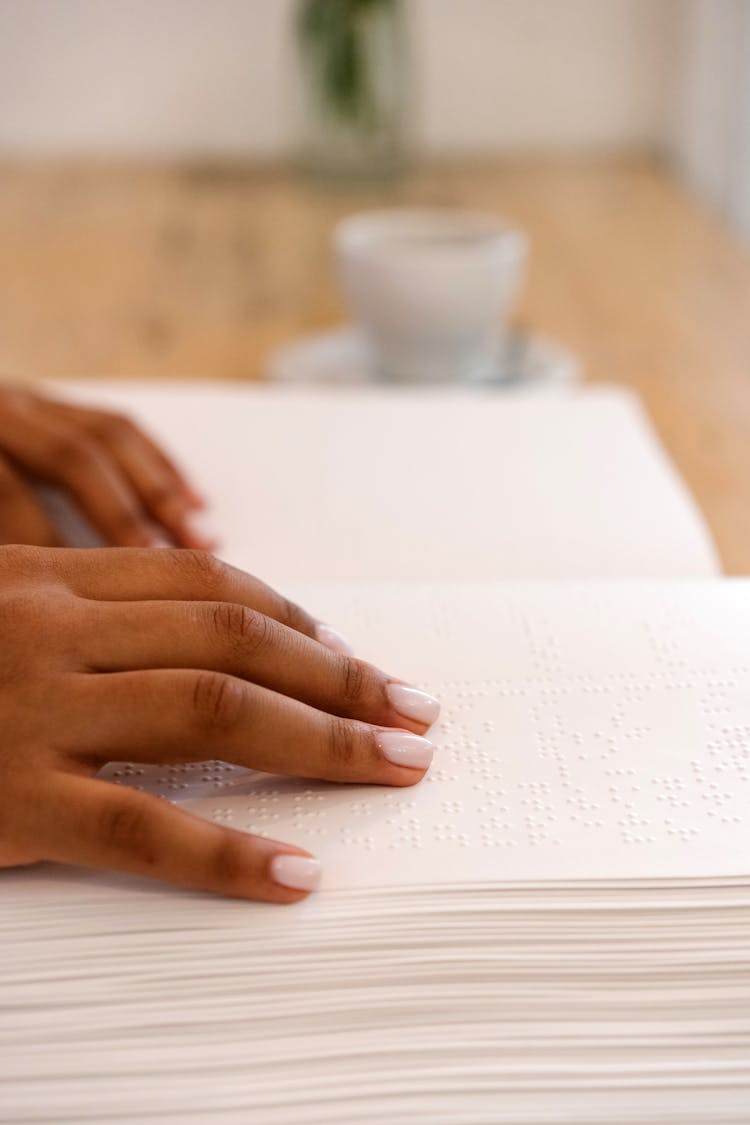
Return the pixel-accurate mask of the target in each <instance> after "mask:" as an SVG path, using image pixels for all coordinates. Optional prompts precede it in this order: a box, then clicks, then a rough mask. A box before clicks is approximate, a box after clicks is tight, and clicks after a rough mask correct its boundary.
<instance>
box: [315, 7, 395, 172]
mask: <svg viewBox="0 0 750 1125" xmlns="http://www.w3.org/2000/svg"><path fill="white" fill-rule="evenodd" d="M295 31H296V45H297V54H298V59H299V83H298V87H299V99H298V100H299V103H300V104H299V112H300V131H301V137H300V149H299V156H300V161H301V164H302V166H303V167H304V168H305V169H306V170H307V171H308V172H311V173H313V174H314V175H317V176H320V177H326V178H334V179H335V178H349V179H351V178H357V179H377V178H384V177H390V176H393V175H395V174H396V173H397V172H398V171H399V170H400V169H401V168H402V166H403V163H404V141H405V114H406V98H407V80H406V79H407V76H406V63H407V51H406V21H405V16H404V11H403V4H402V3H401V0H301V2H300V3H299V4H298V7H297V11H296V26H295Z"/></svg>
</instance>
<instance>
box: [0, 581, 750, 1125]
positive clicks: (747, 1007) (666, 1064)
mask: <svg viewBox="0 0 750 1125" xmlns="http://www.w3.org/2000/svg"><path fill="white" fill-rule="evenodd" d="M290 592H291V593H292V594H293V595H294V596H296V597H297V598H298V599H299V600H302V601H304V602H305V604H307V605H308V606H309V607H310V608H311V609H312V610H313V611H314V612H317V613H320V614H321V616H323V617H324V618H325V619H326V620H329V621H332V622H335V624H336V626H337V627H340V628H341V629H342V630H343V631H345V632H346V633H347V635H349V637H350V638H351V640H352V641H353V643H354V644H355V647H356V649H357V650H358V651H360V652H363V653H366V654H367V656H368V657H370V658H372V659H373V660H374V661H376V662H377V663H379V664H380V665H382V666H383V667H386V668H388V669H389V670H391V671H393V673H394V674H396V675H399V674H408V676H409V677H410V678H412V679H413V680H415V681H417V682H418V683H420V684H421V685H423V686H424V687H426V688H429V689H430V690H431V691H433V692H435V693H436V694H438V695H439V696H440V697H441V699H442V701H443V708H444V709H443V714H442V716H441V719H440V722H439V724H438V726H437V727H436V728H435V730H434V740H435V742H436V744H437V751H436V755H435V761H434V764H433V766H432V768H431V770H430V772H429V774H428V775H427V777H426V778H425V779H424V781H423V782H422V783H421V784H419V785H418V786H415V787H413V788H409V789H398V790H393V789H388V788H378V787H374V786H372V787H371V786H356V787H355V786H333V785H328V784H324V783H316V782H310V781H300V780H294V779H282V778H279V777H270V776H267V775H260V774H256V773H253V772H251V771H247V770H242V769H239V768H238V767H236V766H232V765H230V764H226V763H220V762H206V763H203V764H201V765H198V766H196V765H179V764H177V765H174V766H170V767H166V768H165V767H161V768H158V769H157V768H149V767H142V766H132V765H128V764H127V763H125V762H121V763H112V764H111V765H110V766H108V767H107V771H106V773H107V776H109V777H110V778H111V779H113V780H114V781H116V782H118V783H120V784H123V785H136V786H139V787H142V788H144V789H148V790H150V791H152V792H156V793H159V794H161V795H162V796H164V797H165V798H166V799H168V800H174V801H179V802H184V804H185V805H186V807H187V808H189V809H191V810H192V811H193V812H195V813H197V814H198V815H200V816H203V817H206V818H209V819H212V820H214V821H216V822H218V823H222V824H231V825H232V826H234V827H236V828H239V829H243V830H247V831H252V832H257V833H260V834H267V835H269V836H274V837H278V838H280V839H284V840H289V841H293V842H295V843H299V844H302V845H304V846H306V847H309V848H310V850H311V851H313V852H314V853H315V854H316V855H317V856H319V857H320V858H321V859H322V861H323V864H324V870H325V878H324V884H323V889H322V890H321V892H320V893H318V894H317V895H314V896H311V898H309V899H308V900H306V901H305V902H303V903H301V904H299V905H298V906H295V907H292V908H289V909H280V908H275V907H272V906H267V905H261V904H248V903H238V902H227V901H222V900H220V899H215V898H210V897H208V896H199V895H193V894H187V893H184V892H179V891H176V890H170V889H169V888H162V887H159V886H156V885H146V884H144V883H143V882H139V881H136V880H130V879H126V878H124V877H115V876H106V875H96V874H91V873H85V872H81V871H73V870H67V869H62V868H60V869H53V868H51V867H49V868H40V869H37V870H34V871H27V872H22V871H18V872H15V873H6V875H5V876H3V878H2V901H3V914H2V920H1V921H0V941H1V944H2V969H1V970H0V973H1V975H2V989H1V990H0V1006H2V1009H3V1010H2V1014H1V1017H0V1105H2V1107H3V1111H2V1112H3V1115H4V1116H3V1120H7V1121H35V1122H45V1125H46V1123H50V1122H58V1121H59V1122H62V1121H71V1120H72V1121H76V1122H97V1123H98V1122H102V1121H115V1122H125V1121H136V1120H137V1121H144V1120H148V1121H152V1120H153V1121H157V1120H158V1121H160V1122H161V1121H165V1122H178V1121H179V1122H186V1121H206V1122H208V1121H211V1122H214V1121H216V1122H224V1121H227V1122H238V1123H240V1122H256V1121H257V1122H262V1123H263V1125H282V1123H283V1125H308V1123H309V1125H313V1123H314V1125H323V1123H326V1125H329V1123H344V1122H346V1123H352V1122H357V1123H360V1122H362V1123H365V1122H367V1123H372V1125H375V1123H376V1122H377V1123H381V1122H383V1121H386V1120H387V1121H392V1122H399V1123H400V1122H409V1123H412V1122H418V1123H424V1125H427V1123H428V1122H429V1123H430V1125H434V1123H444V1125H448V1123H450V1125H479V1123H482V1125H501V1123H513V1125H532V1123H533V1125H539V1123H541V1122H547V1121H548V1122H555V1123H559V1122H569V1123H573V1122H575V1123H590V1125H593V1123H596V1125H601V1123H602V1122H605V1121H606V1122H607V1123H608V1125H625V1123H628V1125H634V1123H636V1122H638V1123H641V1122H646V1121H648V1122H652V1121H653V1122H655V1121H662V1120H663V1121H667V1120H668V1121H669V1122H670V1123H678V1125H688V1123H692V1125H695V1123H696V1122H701V1123H708V1122H711V1123H712V1125H714V1123H719V1122H736V1123H739V1122H747V1120H748V1113H749V1110H750V581H744V580H723V581H717V580H705V581H685V582H638V581H635V582H602V583H567V584H564V583H557V584H556V583H552V584H548V583H543V582H537V583H528V584H514V583H506V584H502V583H493V582H467V583H430V582H426V583H410V582H395V583H388V582H385V583H378V582H370V583H351V584H347V583H341V582H337V583H328V584H326V583H320V584H315V583H313V584H308V585H305V586H302V585H299V584H297V585H294V586H293V587H292V589H291V591H290Z"/></svg>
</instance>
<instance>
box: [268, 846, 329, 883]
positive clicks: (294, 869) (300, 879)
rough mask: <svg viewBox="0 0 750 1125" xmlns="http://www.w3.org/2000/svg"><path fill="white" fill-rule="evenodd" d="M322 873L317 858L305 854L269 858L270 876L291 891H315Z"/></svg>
mask: <svg viewBox="0 0 750 1125" xmlns="http://www.w3.org/2000/svg"><path fill="white" fill-rule="evenodd" d="M322 873H323V868H322V866H321V863H320V860H319V859H313V858H312V856H307V855H276V856H274V857H273V859H272V860H271V878H272V879H273V881H274V883H278V884H279V885H280V886H282V887H290V888H291V889H292V890H293V891H316V890H317V889H318V887H319V886H320V877H321V875H322Z"/></svg>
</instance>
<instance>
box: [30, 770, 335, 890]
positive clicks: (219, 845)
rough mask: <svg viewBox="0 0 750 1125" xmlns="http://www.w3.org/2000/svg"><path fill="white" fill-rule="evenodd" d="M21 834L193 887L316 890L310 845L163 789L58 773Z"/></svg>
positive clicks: (54, 855)
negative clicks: (221, 819)
mask: <svg viewBox="0 0 750 1125" xmlns="http://www.w3.org/2000/svg"><path fill="white" fill-rule="evenodd" d="M25 831H26V833H27V834H28V835H29V837H30V838H31V839H30V840H29V841H28V842H27V841H19V844H20V845H21V846H23V845H26V844H27V843H28V846H30V847H32V848H33V851H34V854H36V855H38V856H39V858H40V859H50V860H56V861H59V862H63V863H75V864H81V865H83V866H85V867H94V868H100V869H106V870H114V871H126V872H129V873H131V874H134V875H147V876H149V877H151V878H154V879H161V880H164V881H165V882H167V883H174V884H176V885H177V886H180V887H187V888H189V889H190V890H197V891H212V892H215V893H216V894H222V895H229V896H231V897H233V898H244V899H259V900H261V901H263V902H277V903H290V902H297V901H299V900H300V899H302V898H304V897H305V895H306V894H307V893H309V891H311V890H314V889H315V887H316V886H317V883H318V881H319V877H320V864H319V863H318V861H317V860H315V859H314V858H313V857H312V856H310V854H309V853H308V852H305V851H303V850H302V849H301V848H295V847H293V846H290V845H288V844H282V843H279V842H277V841H276V840H267V839H263V838H261V837H259V836H250V835H246V834H245V833H244V832H237V831H234V830H232V829H229V828H224V827H221V826H219V825H215V824H210V823H208V822H207V821H204V820H199V819H198V818H197V817H194V816H192V815H191V814H190V813H188V812H185V811H184V810H182V809H177V808H175V807H174V806H173V805H170V804H168V803H167V802H166V801H161V800H159V799H158V798H157V797H152V796H149V795H147V794H145V793H139V792H137V791H136V790H134V789H128V788H126V787H124V786H118V785H111V784H109V783H107V782H104V781H96V780H93V779H90V778H83V777H75V776H71V775H68V774H63V773H60V774H55V775H53V779H52V780H50V781H48V782H47V783H46V785H45V786H44V787H43V788H41V789H39V788H37V791H36V792H35V793H34V794H33V797H32V801H31V811H30V813H29V815H28V816H27V817H26V829H25Z"/></svg>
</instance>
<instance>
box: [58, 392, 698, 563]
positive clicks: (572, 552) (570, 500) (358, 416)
mask: <svg viewBox="0 0 750 1125" xmlns="http://www.w3.org/2000/svg"><path fill="white" fill-rule="evenodd" d="M59 386H60V388H61V390H65V391H67V392H68V393H70V394H72V395H74V396H75V397H77V398H79V399H80V400H81V401H83V402H93V403H97V402H98V403H101V404H103V405H106V406H109V407H114V408H117V409H121V410H125V411H127V412H129V413H130V414H131V415H132V416H133V417H135V418H137V419H138V420H139V421H141V422H142V423H143V424H144V425H145V426H146V427H147V428H148V429H149V430H151V431H152V432H153V433H154V434H155V435H157V436H158V437H159V439H160V440H161V441H163V442H164V444H165V445H166V446H167V447H168V448H170V449H172V450H173V451H174V453H175V455H176V456H177V458H178V459H179V460H180V461H181V462H182V463H183V464H184V466H185V468H186V469H187V470H189V472H190V473H191V475H192V477H193V479H194V480H195V481H196V483H197V484H198V486H199V487H200V488H201V489H202V490H203V491H204V492H205V493H206V494H207V495H208V496H209V498H210V500H211V504H212V514H213V522H214V523H215V525H216V527H217V528H218V530H219V532H220V533H221V537H222V543H223V545H222V548H221V550H220V554H221V555H222V556H223V557H224V558H226V559H227V560H229V561H230V562H233V563H235V564H236V565H239V566H242V567H244V568H246V569H248V570H250V571H251V572H253V573H255V574H258V575H260V576H261V577H263V578H264V579H266V580H267V581H269V582H271V583H273V584H279V583H283V582H287V581H307V580H314V579H323V580H326V579H335V578H349V579H351V578H356V579H387V578H393V579H412V578H414V579H419V580H429V579H435V580H444V579H468V578H492V579H497V578H503V579H508V578H511V579H526V578H547V579H556V578H649V577H651V578H662V577H679V578H689V577H707V576H710V575H712V574H716V573H718V571H719V565H718V562H717V557H716V553H715V550H714V548H713V545H712V543H711V541H710V538H709V536H708V533H707V531H706V528H705V525H704V523H703V521H702V519H701V517H700V515H699V514H698V512H697V509H696V507H695V505H694V503H693V501H692V499H691V498H690V496H689V494H688V493H687V491H686V489H685V487H684V485H683V484H682V482H681V480H680V478H679V477H678V475H677V473H676V472H675V470H674V468H673V466H672V464H671V462H670V461H669V459H668V458H667V457H666V455H665V454H664V452H663V450H662V449H661V447H660V446H659V444H658V443H657V441H656V440H655V438H654V435H653V433H652V432H651V430H650V427H649V425H648V423H647V421H646V418H645V416H644V415H643V413H642V412H641V410H640V407H639V406H638V402H637V400H636V399H635V397H634V396H633V395H632V394H630V393H629V392H627V391H625V390H623V389H616V388H613V387H593V388H588V389H584V390H581V391H571V392H570V393H568V394H565V393H561V394H560V395H559V396H554V397H550V396H545V395H534V394H512V395H509V394H507V393H503V392H492V391H476V390H471V391H458V390H448V391H436V392H434V393H430V392H425V391H411V390H406V389H404V390H373V391H369V390H367V391H366V390H360V391H352V392H349V393H347V392H341V391H324V390H318V391H298V390H291V389H283V388H282V389H279V388H273V387H253V386H242V387H240V386H229V385H222V384H215V383H211V384H182V385H179V384H149V383H119V382H118V383H101V382H88V381H87V382H85V383H83V382H80V383H76V384H72V383H69V384H60V385H59ZM79 538H80V535H79Z"/></svg>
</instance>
